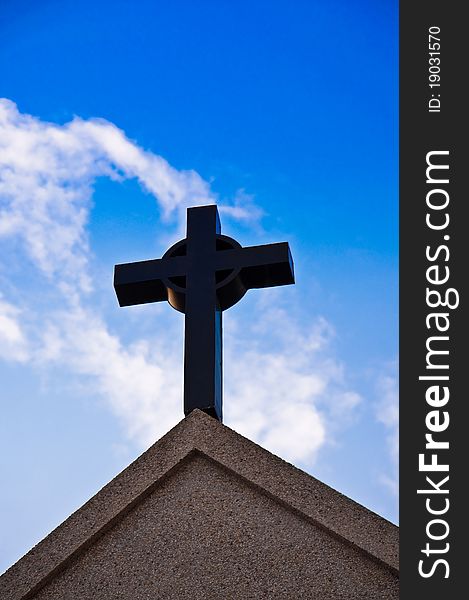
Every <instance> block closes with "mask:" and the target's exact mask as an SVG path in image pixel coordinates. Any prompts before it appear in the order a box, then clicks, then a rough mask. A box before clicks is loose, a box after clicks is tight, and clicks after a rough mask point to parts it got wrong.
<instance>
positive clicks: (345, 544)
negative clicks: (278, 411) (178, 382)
mask: <svg viewBox="0 0 469 600" xmlns="http://www.w3.org/2000/svg"><path fill="white" fill-rule="evenodd" d="M397 551H398V529H397V527H395V526H394V525H392V524H391V523H389V522H387V521H385V520H384V519H382V518H381V517H379V516H377V515H375V514H374V513H371V512H370V511H368V510H367V509H365V508H364V507H362V506H360V505H358V504H356V503H355V502H353V501H352V500H350V499H348V498H346V497H345V496H343V495H341V494H339V493H338V492H336V491H335V490H333V489H331V488H329V487H328V486H326V485H324V484H322V483H321V482H319V481H318V480H316V479H314V478H313V477H311V476H309V475H307V474H306V473H303V472H302V471H299V470H298V469H296V468H295V467H293V466H292V465H289V464H288V463H285V462H284V461H282V460H280V459H279V458H277V457H275V456H273V455H272V454H270V453H268V452H266V451H265V450H263V449H262V448H260V447H259V446H257V445H256V444H253V443H252V442H250V441H249V440H246V439H245V438H243V437H242V436H240V435H239V434H237V433H235V432H234V431H232V430H230V429H228V428H227V427H225V426H223V425H221V424H220V423H218V421H216V420H214V419H212V418H211V417H209V416H207V415H205V414H204V413H202V412H200V411H194V412H193V413H191V415H189V417H187V418H186V419H184V420H183V421H181V423H179V424H178V425H177V426H176V427H175V428H174V429H173V430H171V431H170V432H169V433H168V434H167V435H166V436H164V437H163V438H162V439H161V440H160V441H159V442H157V443H156V444H154V445H153V446H152V447H151V448H150V449H149V450H148V451H147V452H146V453H144V454H143V455H142V456H141V457H140V458H138V459H137V460H136V461H135V462H134V463H132V465H130V466H129V467H128V468H127V469H125V471H123V472H122V473H121V474H120V475H118V476H117V477H116V478H115V479H114V480H113V481H111V482H110V483H109V484H108V485H107V486H105V487H104V488H103V489H102V490H101V491H100V492H98V494H96V496H94V497H93V498H92V499H91V500H90V501H89V502H87V503H86V504H85V505H84V506H83V507H82V508H81V509H79V510H78V511H77V512H76V513H74V514H73V515H72V516H71V517H70V518H69V519H67V520H66V521H65V522H64V523H63V524H62V525H60V526H59V527H58V528H57V529H56V530H55V531H53V532H52V533H51V534H50V535H49V536H48V537H47V538H45V539H44V540H43V541H42V542H41V543H40V544H38V545H37V546H36V547H35V548H33V549H32V550H31V551H30V552H29V553H28V554H26V556H25V557H23V558H22V559H21V560H20V561H19V562H18V563H16V565H14V566H13V567H11V569H9V570H8V571H7V572H6V573H5V574H4V575H3V576H2V577H1V578H0V598H1V599H2V600H13V599H14V600H19V599H24V600H26V599H29V598H31V599H32V598H34V599H36V600H88V599H89V600H91V599H93V600H95V599H99V600H101V599H102V600H108V599H109V600H111V599H113V600H114V599H115V600H117V599H126V600H127V599H129V600H130V599H132V600H140V599H142V600H143V599H145V600H147V599H148V600H150V599H151V600H156V599H166V598H167V599H178V600H179V599H180V600H185V599H191V600H198V599H201V600H202V599H204V600H205V599H207V600H211V599H220V600H225V599H238V598H239V599H240V600H249V599H261V598H266V599H276V598H285V599H291V600H295V599H297V598H298V599H300V598H301V599H310V598H311V599H313V598H314V599H316V598H317V599H324V600H326V599H334V598H337V599H340V598H343V599H348V600H353V599H355V598H356V599H358V598H368V599H370V600H378V599H379V600H385V599H388V598H398V597H399V584H398V571H397V568H398V567H397Z"/></svg>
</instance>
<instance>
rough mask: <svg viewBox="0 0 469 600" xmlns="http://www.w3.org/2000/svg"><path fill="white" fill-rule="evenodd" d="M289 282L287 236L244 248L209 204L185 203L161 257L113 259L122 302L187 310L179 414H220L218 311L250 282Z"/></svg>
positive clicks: (290, 265) (270, 284)
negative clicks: (180, 228) (183, 224)
mask: <svg viewBox="0 0 469 600" xmlns="http://www.w3.org/2000/svg"><path fill="white" fill-rule="evenodd" d="M290 283H295V279H294V271H293V260H292V257H291V254H290V248H289V246H288V243H287V242H281V243H278V244H267V245H262V246H249V247H246V248H243V247H242V246H241V245H240V244H239V243H238V242H237V241H236V240H234V239H233V238H230V237H228V236H226V235H222V234H221V227H220V218H219V216H218V210H217V207H216V206H215V205H209V206H197V207H194V208H188V209H187V234H186V237H185V238H184V239H183V240H181V241H179V242H177V243H176V244H174V245H173V246H171V248H169V250H167V251H166V252H165V254H164V255H163V257H162V258H160V259H155V260H145V261H141V262H135V263H126V264H121V265H116V266H115V268H114V288H115V290H116V294H117V299H118V301H119V305H120V306H131V305H134V304H145V303H147V302H161V301H162V300H167V301H168V302H169V304H171V306H172V307H173V308H175V309H176V310H178V311H180V312H182V313H184V314H185V339H184V414H186V415H188V414H189V413H190V412H191V411H192V410H194V409H195V408H199V409H201V410H203V411H204V412H206V413H208V414H210V415H211V416H213V417H215V418H217V419H218V420H219V421H221V420H222V311H224V310H226V309H227V308H230V307H231V306H233V305H234V304H236V302H238V301H239V300H240V299H241V298H242V297H243V296H244V294H245V293H246V292H247V290H249V289H251V288H264V287H273V286H278V285H286V284H290Z"/></svg>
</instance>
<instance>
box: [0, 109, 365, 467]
mask: <svg viewBox="0 0 469 600" xmlns="http://www.w3.org/2000/svg"><path fill="white" fill-rule="evenodd" d="M100 176H108V177H111V178H113V179H115V180H121V179H123V178H136V179H138V181H139V182H140V183H141V185H142V186H143V187H144V188H145V189H146V190H147V191H148V192H149V193H151V194H152V195H154V196H155V199H156V201H157V204H158V206H159V208H160V210H161V212H162V216H163V219H168V218H169V217H170V216H171V215H172V214H173V213H175V214H176V216H178V217H179V222H180V223H182V221H183V216H184V209H185V208H186V207H187V206H189V205H197V204H204V203H212V202H214V201H215V200H216V196H215V194H214V193H213V192H212V191H211V190H210V188H209V185H208V183H207V182H205V181H204V180H203V179H202V178H201V177H200V176H199V175H198V174H197V173H196V172H194V171H178V170H176V169H175V168H174V167H172V166H171V165H169V164H168V163H167V161H165V160H164V159H163V158H162V157H160V156H157V155H155V154H153V153H152V152H149V151H145V150H143V149H142V148H140V147H139V146H138V145H137V144H136V143H134V142H132V141H131V140H129V139H128V138H127V137H126V136H125V135H124V133H123V132H122V131H121V130H119V129H118V128H117V127H115V126H114V125H113V124H112V123H109V122H107V121H103V120H99V119H90V120H87V121H85V120H82V119H80V118H78V117H76V118H74V119H73V120H72V121H71V122H70V123H66V124H65V125H56V124H52V123H46V122H43V121H41V120H40V119H37V118H35V117H32V116H29V115H23V114H21V113H20V112H19V111H18V110H17V108H16V106H15V105H14V104H13V103H12V102H10V101H8V100H0V242H1V241H2V240H3V244H4V245H5V247H6V246H7V245H8V244H13V245H15V249H16V248H17V247H18V248H20V249H21V250H22V252H24V256H25V257H27V258H28V260H29V261H30V264H32V265H33V266H34V269H35V272H36V273H37V274H38V277H39V278H42V279H41V282H42V287H43V288H44V289H45V288H46V287H47V290H48V292H47V293H48V294H49V295H50V296H51V297H52V296H54V294H55V296H56V301H55V302H52V303H50V305H49V304H47V302H43V303H42V304H41V303H40V302H39V303H38V302H35V300H37V299H32V298H31V297H30V296H31V294H30V290H29V288H28V285H29V282H28V281H23V280H20V279H19V278H17V280H16V281H15V283H13V282H12V283H11V286H14V285H15V284H16V292H15V294H16V296H18V297H20V298H21V306H24V307H25V308H26V309H27V311H28V319H27V320H26V319H24V318H23V315H22V313H20V312H19V311H18V310H17V309H15V308H14V307H13V304H11V303H8V302H7V301H6V300H5V301H4V300H2V301H1V302H0V340H1V341H3V343H2V346H1V348H2V350H1V352H2V357H3V358H6V357H8V358H9V359H13V360H17V361H23V362H24V361H26V360H28V359H29V360H30V361H31V363H32V364H33V365H35V366H36V368H40V369H48V368H49V367H50V366H51V365H57V364H58V365H60V366H61V367H62V368H63V369H65V370H67V371H68V372H69V373H73V374H75V376H76V377H78V378H80V380H81V381H83V382H85V384H86V382H88V384H89V389H90V393H93V392H94V393H96V392H98V393H99V394H100V396H102V397H103V398H105V399H106V401H107V403H108V405H109V406H110V408H111V410H112V411H113V412H114V414H115V415H116V416H117V417H118V418H119V419H120V420H121V422H122V423H123V425H124V427H125V430H126V432H127V434H128V436H129V437H130V438H132V439H134V440H136V441H137V442H138V443H139V444H140V445H142V446H147V445H149V444H150V443H152V442H153V441H154V440H155V439H157V438H158V437H159V436H160V435H162V434H163V433H165V431H167V430H168V429H169V427H170V426H171V425H173V424H174V423H175V422H176V421H177V420H178V419H179V418H180V415H181V411H180V402H181V400H180V399H181V395H182V394H181V384H180V381H181V364H180V363H181V360H180V352H181V351H180V348H177V349H176V347H175V346H174V344H173V345H172V344H171V342H170V338H171V337H172V336H173V332H171V331H169V330H168V328H167V327H166V325H165V324H164V323H163V321H160V327H159V328H158V337H157V338H156V336H153V337H152V335H151V333H149V334H148V335H147V336H145V337H144V338H143V339H134V341H133V342H132V343H130V344H124V343H123V342H122V341H121V339H120V338H119V336H118V334H117V333H113V332H111V329H110V326H109V324H108V323H107V320H106V314H104V313H103V312H102V309H101V308H99V305H98V303H97V302H93V290H94V286H93V273H92V271H91V267H90V264H89V257H90V251H91V250H90V247H89V239H88V233H87V226H88V222H89V218H90V211H91V207H92V195H93V183H94V181H95V180H96V178H97V177H100ZM221 212H225V214H226V215H228V216H231V217H232V218H236V219H238V220H240V221H242V222H245V223H250V224H252V223H256V222H257V221H258V220H259V219H260V217H261V216H262V211H261V209H259V208H258V207H256V205H255V204H254V202H253V199H252V197H250V196H249V195H247V194H245V193H244V192H242V193H239V194H238V196H237V197H236V198H235V199H234V201H233V202H232V203H228V204H227V205H226V206H225V207H224V208H223V207H222V209H221ZM16 296H15V297H16ZM275 298H276V296H275V294H274V293H273V295H272V294H269V292H268V291H266V290H265V291H263V293H262V294H259V308H260V310H259V312H258V314H259V318H258V319H251V321H249V322H248V321H247V322H246V323H245V324H243V327H242V328H239V331H238V333H239V335H237V336H233V338H235V337H236V341H233V343H232V344H231V346H228V348H227V355H229V358H227V362H229V364H230V365H231V366H230V369H229V370H228V372H227V378H226V396H229V397H230V402H229V403H227V404H226V405H225V406H226V416H227V422H228V424H230V425H231V426H233V427H234V428H235V429H237V430H239V431H240V432H241V433H244V434H245V435H248V437H251V438H252V439H254V440H256V441H258V442H259V443H261V444H262V445H264V446H266V447H268V448H269V449H271V450H273V451H274V452H277V453H279V454H281V455H282V456H283V457H285V458H287V459H290V460H300V461H308V460H309V461H311V460H313V459H314V457H315V456H316V454H317V452H318V450H319V449H320V448H321V446H322V445H323V444H324V443H325V442H326V440H327V438H328V436H330V435H331V432H332V431H333V427H334V426H337V425H334V426H333V425H332V423H333V422H335V423H337V422H345V421H346V418H347V415H349V414H350V413H352V412H353V410H354V408H355V407H356V405H357V404H358V403H359V401H360V398H359V396H358V395H357V394H356V393H355V392H354V391H352V390H350V389H348V386H347V385H346V382H345V377H344V373H343V367H342V365H340V363H338V362H337V361H336V360H334V359H333V358H332V357H330V356H328V350H327V348H328V344H329V341H330V339H331V338H332V336H333V330H332V328H331V326H330V325H329V324H328V323H327V322H326V321H325V320H324V319H317V320H316V321H315V322H314V323H313V325H312V326H311V327H310V328H306V329H305V328H304V327H303V326H301V325H300V324H299V322H298V321H297V320H295V318H294V317H292V315H291V311H290V312H286V311H285V310H284V309H282V307H281V305H280V304H279V303H278V302H276V300H275ZM267 307H268V308H267ZM279 323H281V327H279V326H278V325H279ZM230 326H231V327H233V328H236V326H237V325H236V319H232V320H231V325H230ZM258 339H263V340H265V342H266V345H265V346H263V345H262V344H260V343H259V342H258ZM334 411H335V412H334ZM337 415H339V418H337ZM341 419H342V421H341Z"/></svg>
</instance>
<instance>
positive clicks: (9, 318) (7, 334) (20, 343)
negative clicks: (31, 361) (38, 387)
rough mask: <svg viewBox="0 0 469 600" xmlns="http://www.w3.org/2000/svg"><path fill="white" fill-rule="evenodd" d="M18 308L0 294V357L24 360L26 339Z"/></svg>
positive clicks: (25, 356) (26, 354)
mask: <svg viewBox="0 0 469 600" xmlns="http://www.w3.org/2000/svg"><path fill="white" fill-rule="evenodd" d="M19 317H20V310H19V309H18V308H16V307H15V306H13V305H12V304H9V303H8V302H5V301H3V300H2V298H1V296H0V358H3V359H5V360H14V361H18V362H25V361H26V360H27V358H28V352H27V341H26V338H25V335H24V333H23V330H22V327H21V325H20V322H19Z"/></svg>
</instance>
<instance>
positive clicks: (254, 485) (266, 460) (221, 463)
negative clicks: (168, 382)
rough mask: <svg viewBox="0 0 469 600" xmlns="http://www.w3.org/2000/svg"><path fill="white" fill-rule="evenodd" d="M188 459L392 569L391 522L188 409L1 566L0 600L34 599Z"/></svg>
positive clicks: (394, 533)
mask: <svg viewBox="0 0 469 600" xmlns="http://www.w3.org/2000/svg"><path fill="white" fill-rule="evenodd" d="M194 457H196V458H200V457H203V459H204V460H205V461H208V462H209V463H210V464H211V465H213V466H214V467H215V468H216V469H222V470H223V472H224V473H228V474H230V476H233V477H236V478H237V480H240V481H242V482H243V483H244V484H246V485H247V486H249V487H250V488H251V489H254V490H256V492H259V493H261V494H262V495H264V496H267V497H268V498H270V499H272V500H274V501H275V502H276V503H277V504H280V505H281V506H282V507H283V508H284V509H285V510H287V511H289V512H293V513H295V514H296V515H297V516H299V517H301V519H303V520H306V521H308V522H309V523H312V524H314V525H315V526H316V527H318V528H320V529H321V530H323V531H326V532H327V533H328V534H329V535H331V536H333V537H334V538H335V539H336V540H339V541H341V542H343V543H344V544H346V545H348V546H351V547H353V548H354V549H355V550H357V551H359V552H360V553H361V554H362V555H365V556H367V557H368V558H370V559H371V560H372V561H374V562H375V563H378V564H379V565H380V566H381V567H383V568H384V569H385V570H386V571H389V572H390V573H392V574H394V575H395V574H397V573H398V528H397V527H396V526H395V525H393V524H392V523H390V522H389V521H387V520H385V519H383V518H382V517H380V516H378V515H377V514H375V513H373V512H371V511H370V510H368V509H366V508H365V507H363V506H361V505H360V504H357V503H356V502H354V501H353V500H351V499H350V498H347V497H346V496H344V495H342V494H340V493H339V492H337V491H336V490H334V489H332V488H331V487H329V486H327V485H325V484H324V483H322V482H320V481H319V480H317V479H315V478H314V477H312V476H310V475H308V474H307V473H305V472H303V471H301V470H299V469H297V468H296V467H294V466H292V465H291V464H289V463H287V462H285V461H283V460H281V459H280V458H278V457H276V456H274V455H273V454H271V453H270V452H268V451H266V450H264V449H263V448H261V447H260V446H258V445H257V444H255V443H253V442H251V441H250V440H248V439H246V438H244V437H243V436H241V435H239V434H238V433H236V432H235V431H233V430H231V429H229V428H228V427H226V426H225V425H222V424H221V423H220V422H218V421H217V420H216V419H214V418H212V417H210V416H208V415H206V414H205V413H203V412H201V411H200V410H194V411H193V412H192V413H190V414H189V415H188V416H187V417H186V418H185V419H183V420H182V421H181V422H180V423H178V425H176V426H175V427H174V428H173V429H172V430H171V431H169V432H168V433H167V434H166V435H165V436H164V437H162V438H161V439H160V440H159V441H157V442H156V443H155V444H153V446H151V447H150V448H149V449H148V450H147V451H146V452H145V453H144V454H142V455H141V456H140V457H139V458H138V459H137V460H135V461H134V462H133V463H132V464H131V465H130V466H129V467H127V468H126V469H125V470H124V471H122V472H121V473H120V474H119V475H117V477H115V478H114V479H113V480H112V481H111V482H110V483H108V484H107V485H106V486H105V487H103V488H102V489H101V490H100V491H99V492H98V493H97V494H96V495H95V496H94V497H93V498H91V499H90V500H89V501H88V502H87V503H86V504H84V505H83V506H82V507H81V508H80V509H79V510H77V511H76V512H75V513H73V514H72V515H71V516H70V517H69V518H68V519H67V520H66V521H64V522H63V523H62V524H61V525H60V526H59V527H57V528H56V529H55V530H54V531H53V532H52V533H50V534H49V535H48V536H47V537H46V538H45V539H44V540H43V541H41V542H40V543H39V544H38V545H37V546H35V547H34V548H33V549H32V550H31V551H30V552H28V553H27V554H26V555H25V556H24V557H23V558H22V559H21V560H19V561H18V562H17V563H16V564H15V565H13V566H12V567H11V568H10V569H9V570H8V571H6V573H5V574H4V575H3V576H2V577H0V596H1V598H2V599H3V600H19V599H23V600H26V599H27V598H32V597H34V596H35V595H36V594H37V593H38V592H39V590H41V589H42V588H43V587H44V586H45V585H47V584H48V583H49V582H51V581H52V580H53V579H54V578H55V577H57V576H58V575H59V574H60V573H62V572H63V571H64V570H65V569H67V568H68V567H69V565H70V564H71V563H72V562H73V561H74V560H75V559H76V558H77V557H79V556H80V555H82V554H83V553H85V552H86V551H87V550H88V549H89V548H90V547H91V546H93V544H95V543H96V542H97V541H98V540H100V538H102V536H104V535H105V534H106V532H108V531H110V530H111V529H112V528H113V527H114V526H115V525H116V524H117V523H119V522H120V521H122V519H123V518H124V517H125V516H126V515H128V514H129V513H130V512H131V511H133V510H134V509H135V507H137V506H138V505H140V504H141V503H142V502H144V501H145V499H146V498H148V497H149V496H150V495H151V494H152V493H154V492H155V490H157V489H158V488H159V487H160V486H162V485H164V482H165V481H167V480H168V478H171V477H172V475H173V474H174V473H175V472H177V471H178V469H180V468H181V465H184V464H187V462H188V461H191V460H193V459H194Z"/></svg>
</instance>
